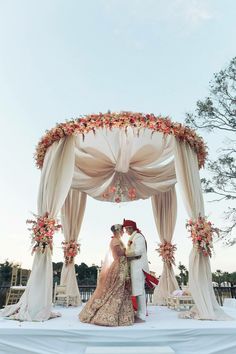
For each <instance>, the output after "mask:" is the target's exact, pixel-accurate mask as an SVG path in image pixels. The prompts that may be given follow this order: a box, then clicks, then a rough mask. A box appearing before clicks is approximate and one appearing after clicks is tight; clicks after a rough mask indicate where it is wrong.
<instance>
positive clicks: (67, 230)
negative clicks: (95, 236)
mask: <svg viewBox="0 0 236 354" xmlns="http://www.w3.org/2000/svg"><path fill="white" fill-rule="evenodd" d="M86 199H87V194H86V193H83V192H80V191H79V190H77V189H71V190H70V192H69V194H68V196H67V198H66V200H65V203H64V205H63V207H62V210H61V220H62V226H63V232H64V237H65V241H66V242H69V241H77V240H78V236H79V233H80V229H81V225H82V221H83V217H84V211H85V206H86ZM61 285H65V286H66V294H67V295H69V296H71V300H70V304H71V305H73V306H78V305H81V298H80V293H79V288H78V283H77V280H76V274H75V264H74V260H73V262H72V263H69V264H67V265H66V264H65V263H64V264H63V268H62V273H61Z"/></svg>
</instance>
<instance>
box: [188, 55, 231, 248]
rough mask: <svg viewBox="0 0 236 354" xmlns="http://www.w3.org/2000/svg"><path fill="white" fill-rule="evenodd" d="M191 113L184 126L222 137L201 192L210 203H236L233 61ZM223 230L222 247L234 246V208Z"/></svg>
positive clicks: (216, 75)
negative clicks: (208, 177)
mask: <svg viewBox="0 0 236 354" xmlns="http://www.w3.org/2000/svg"><path fill="white" fill-rule="evenodd" d="M196 106H197V107H196V110H195V112H194V113H187V114H186V116H187V117H186V120H185V122H186V124H188V125H190V126H192V127H194V128H197V129H204V130H206V131H208V132H214V131H219V132H222V133H224V136H225V138H226V139H227V140H225V142H224V145H225V147H224V148H222V149H220V150H219V152H218V154H219V155H218V158H217V160H215V161H212V160H209V161H208V163H207V168H208V170H209V171H210V173H211V175H212V178H211V179H206V178H203V179H202V186H203V191H204V192H206V193H213V194H214V195H215V196H217V197H216V199H215V200H214V201H222V200H226V201H228V202H230V203H232V202H235V201H236V139H235V133H236V57H235V58H233V59H232V60H231V62H230V63H229V65H228V67H226V68H225V69H223V70H221V71H220V72H218V73H216V74H214V78H213V80H212V81H211V82H210V94H209V97H206V98H205V99H204V100H202V101H200V100H199V101H197V104H196ZM224 217H225V220H226V227H223V228H222V229H221V238H222V239H224V240H225V241H226V244H229V245H232V244H235V243H236V235H235V231H236V207H232V206H231V205H230V206H229V207H228V210H226V211H225V213H224Z"/></svg>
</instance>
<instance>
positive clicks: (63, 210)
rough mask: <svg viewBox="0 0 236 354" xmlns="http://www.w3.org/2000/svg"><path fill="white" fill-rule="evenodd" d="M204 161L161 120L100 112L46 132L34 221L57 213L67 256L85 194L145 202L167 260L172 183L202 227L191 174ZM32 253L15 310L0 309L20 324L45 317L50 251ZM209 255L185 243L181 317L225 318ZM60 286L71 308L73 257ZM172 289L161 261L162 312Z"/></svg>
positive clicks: (193, 138) (198, 144)
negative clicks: (188, 302)
mask: <svg viewBox="0 0 236 354" xmlns="http://www.w3.org/2000/svg"><path fill="white" fill-rule="evenodd" d="M206 156H207V147H206V145H205V143H204V141H203V139H202V138H201V137H200V136H198V135H197V134H196V133H195V131H194V130H192V129H190V128H189V127H186V126H184V125H183V124H181V123H173V122H172V121H171V119H170V118H169V117H161V116H155V115H154V114H142V113H133V112H120V113H117V112H116V113H112V112H107V113H104V114H103V113H99V114H90V115H86V116H82V117H80V118H77V119H72V120H69V121H66V122H65V123H60V124H57V125H56V126H55V127H54V128H53V129H51V130H48V131H46V134H45V135H44V136H43V137H42V138H41V140H40V141H39V143H38V145H37V147H36V152H35V161H36V166H37V167H38V168H39V169H41V179H40V185H39V191H38V213H37V215H38V218H40V217H41V219H39V220H42V217H43V216H45V215H46V216H47V218H46V221H47V223H50V222H52V221H50V220H54V219H55V220H56V217H57V216H58V214H59V213H60V214H61V221H62V227H63V233H64V237H65V242H64V243H63V244H64V246H63V248H64V255H65V254H67V253H66V252H67V246H68V250H69V249H70V247H72V246H73V247H76V245H77V240H78V236H79V233H80V228H81V225H82V221H83V216H84V212H85V208H86V200H87V195H89V196H91V197H93V198H95V199H97V200H100V201H103V202H113V203H122V202H128V201H133V200H138V199H147V198H151V201H152V208H153V216H154V220H155V223H156V227H157V231H158V234H159V238H160V242H161V244H162V246H163V247H162V249H165V245H169V246H168V247H170V249H171V250H172V253H173V251H174V250H175V247H173V245H171V241H172V237H173V232H174V227H175V222H176V214H177V200H176V193H175V184H176V183H179V185H180V189H181V193H182V196H183V201H184V204H185V207H186V210H187V213H188V216H189V218H190V219H191V220H193V221H194V222H195V221H196V220H198V218H199V217H200V218H202V219H204V220H205V211H204V203H203V196H202V190H201V182H200V176H199V169H200V168H202V167H204V163H205V160H206ZM40 222H41V221H40ZM44 246H45V244H44ZM38 248H39V247H38ZM38 248H37V247H36V252H35V255H34V262H33V267H32V272H31V275H30V278H29V281H28V284H27V287H26V290H25V292H24V294H23V295H22V297H21V299H20V301H19V302H18V304H16V305H12V306H8V307H6V308H5V310H4V312H3V315H4V316H10V317H14V318H16V319H19V320H23V321H25V320H26V321H27V320H28V321H32V320H33V321H42V320H47V319H49V318H50V317H51V316H52V312H51V304H52V287H53V284H52V258H51V257H52V245H51V244H50V247H47V243H46V247H44V248H43V252H42V249H40V248H39V249H38ZM68 252H69V251H68ZM68 254H69V253H68ZM209 255H210V254H209V253H205V254H203V253H202V252H199V249H198V248H197V247H196V245H195V244H193V248H192V251H191V253H190V259H189V288H190V291H191V294H192V297H193V299H194V302H195V307H194V308H193V309H192V311H190V313H189V314H188V315H189V316H190V317H193V318H198V319H211V320H219V319H227V318H226V317H227V316H226V315H225V314H224V312H223V311H222V310H221V308H220V306H219V305H218V303H217V301H216V298H215V295H214V291H213V288H212V283H211V268H210V259H209ZM171 259H172V260H174V256H173V254H172V258H171ZM61 284H62V285H66V289H67V290H66V291H67V294H68V295H70V296H71V297H74V298H75V299H76V301H75V303H74V305H79V304H80V303H81V300H80V294H79V290H78V285H77V281H76V275H75V269H74V259H73V253H72V256H70V261H68V258H66V256H65V263H64V265H63V269H62V275H61ZM176 289H178V284H177V281H176V278H175V275H174V271H173V261H166V259H165V257H164V259H163V271H162V276H161V279H160V282H159V284H158V286H157V288H156V289H155V292H154V303H155V304H158V305H165V304H166V298H167V296H168V295H170V294H171V293H172V292H173V291H174V290H176Z"/></svg>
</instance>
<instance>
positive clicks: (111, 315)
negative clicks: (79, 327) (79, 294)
mask: <svg viewBox="0 0 236 354" xmlns="http://www.w3.org/2000/svg"><path fill="white" fill-rule="evenodd" d="M127 275H128V264H127V260H126V257H124V256H122V257H119V258H118V259H116V260H114V262H113V263H112V264H111V266H110V268H109V270H108V272H107V275H106V280H105V282H104V285H103V288H102V289H101V284H100V285H99V283H98V287H97V289H96V290H95V292H94V294H93V295H92V296H91V298H90V299H89V301H88V302H87V303H86V305H85V307H84V308H83V309H82V311H81V312H80V314H79V319H80V321H81V322H86V323H93V324H96V325H100V326H129V325H132V324H133V322H134V310H133V306H132V301H131V284H130V280H129V278H128V276H127ZM99 287H100V288H99Z"/></svg>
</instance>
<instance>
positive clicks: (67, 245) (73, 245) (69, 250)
mask: <svg viewBox="0 0 236 354" xmlns="http://www.w3.org/2000/svg"><path fill="white" fill-rule="evenodd" d="M62 248H63V251H64V258H65V265H66V266H67V265H68V264H71V263H73V261H74V257H75V256H76V255H77V254H78V252H79V251H80V244H79V243H77V242H76V241H74V240H71V241H69V242H66V241H63V242H62Z"/></svg>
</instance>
